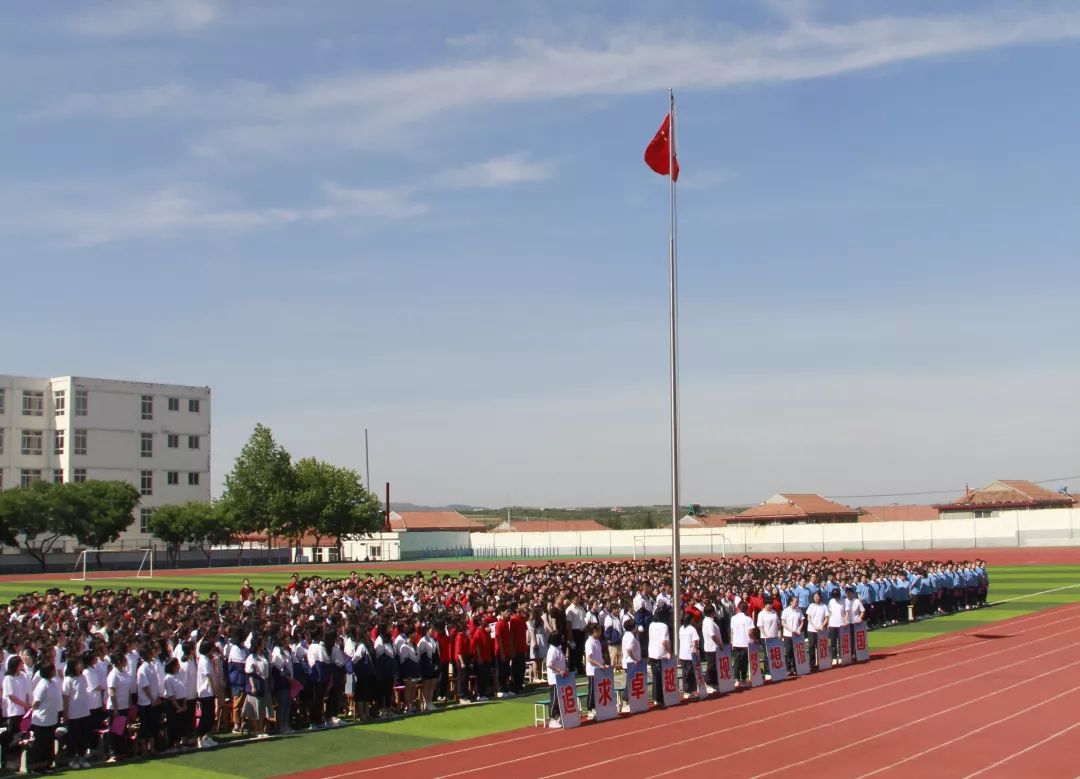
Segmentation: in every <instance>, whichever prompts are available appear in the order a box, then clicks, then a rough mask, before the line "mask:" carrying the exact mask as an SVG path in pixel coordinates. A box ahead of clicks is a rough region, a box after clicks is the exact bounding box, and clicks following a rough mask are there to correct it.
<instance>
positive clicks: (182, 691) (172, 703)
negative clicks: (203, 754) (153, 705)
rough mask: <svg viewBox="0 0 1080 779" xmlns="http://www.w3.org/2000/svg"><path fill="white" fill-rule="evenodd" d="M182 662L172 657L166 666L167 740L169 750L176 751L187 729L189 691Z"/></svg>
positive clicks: (163, 695)
mask: <svg viewBox="0 0 1080 779" xmlns="http://www.w3.org/2000/svg"><path fill="white" fill-rule="evenodd" d="M185 681H186V680H185V678H184V675H183V672H182V669H181V665H180V661H179V660H177V659H176V658H175V657H170V658H169V662H168V663H166V664H165V685H164V689H163V693H162V697H163V698H164V699H165V734H166V735H165V738H166V739H167V742H168V747H169V749H174V748H175V747H176V746H177V745H178V744H179V743H180V741H181V740H182V739H183V737H184V730H185V728H186V727H187V705H188V704H187V689H186V686H185Z"/></svg>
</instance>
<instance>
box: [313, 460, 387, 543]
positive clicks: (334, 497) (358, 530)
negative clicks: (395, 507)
mask: <svg viewBox="0 0 1080 779" xmlns="http://www.w3.org/2000/svg"><path fill="white" fill-rule="evenodd" d="M294 472H295V485H296V493H295V506H296V515H297V520H298V522H297V526H298V527H302V528H303V531H304V532H310V533H311V534H312V535H313V536H315V543H316V546H321V544H320V543H319V542H320V541H321V540H322V539H323V538H330V539H333V540H334V545H335V546H336V547H337V548H338V550H339V551H340V550H341V547H342V543H343V542H344V541H346V540H348V539H352V538H355V537H357V536H361V535H367V534H370V533H372V532H373V531H375V530H378V529H379V528H380V527H381V524H382V506H381V504H380V502H379V499H378V498H377V497H376V496H375V495H373V494H372V493H370V492H369V491H368V490H367V489H365V488H364V484H363V482H362V481H361V480H360V474H358V473H357V472H356V471H354V470H351V469H349V468H340V467H337V466H335V465H331V464H330V463H327V462H322V461H320V460H316V459H315V458H313V457H307V458H304V459H302V460H299V461H298V462H297V463H296V467H295V469H294Z"/></svg>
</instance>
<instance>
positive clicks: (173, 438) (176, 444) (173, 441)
mask: <svg viewBox="0 0 1080 779" xmlns="http://www.w3.org/2000/svg"><path fill="white" fill-rule="evenodd" d="M165 445H166V446H168V447H169V448H170V449H179V448H180V436H179V435H177V434H176V433H169V434H168V435H167V436H166V437H165Z"/></svg>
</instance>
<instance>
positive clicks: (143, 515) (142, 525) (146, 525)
mask: <svg viewBox="0 0 1080 779" xmlns="http://www.w3.org/2000/svg"><path fill="white" fill-rule="evenodd" d="M153 513H154V510H153V509H145V508H143V509H139V532H140V533H149V532H150V515H151V514H153Z"/></svg>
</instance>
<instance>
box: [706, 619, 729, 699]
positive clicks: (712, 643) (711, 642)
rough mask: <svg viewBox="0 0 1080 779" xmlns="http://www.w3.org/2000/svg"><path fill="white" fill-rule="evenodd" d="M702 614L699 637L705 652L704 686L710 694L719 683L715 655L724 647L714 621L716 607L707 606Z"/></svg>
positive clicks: (722, 637)
mask: <svg viewBox="0 0 1080 779" xmlns="http://www.w3.org/2000/svg"><path fill="white" fill-rule="evenodd" d="M703 613H704V614H705V618H704V619H703V620H702V621H701V636H702V639H703V647H702V648H703V649H704V651H705V684H706V686H707V688H708V691H709V692H710V693H711V692H713V690H712V689H711V688H714V687H716V685H717V684H719V682H720V680H719V679H718V678H717V675H716V653H717V651H718V650H719V649H720V648H721V647H722V646H723V645H724V636H723V633H722V632H721V631H720V623H719V622H717V621H716V607H715V606H713V605H712V604H709V605H708V606H706V607H705V609H704V611H703Z"/></svg>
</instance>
